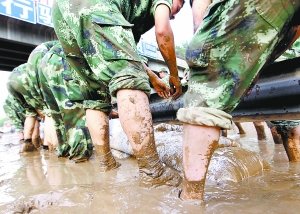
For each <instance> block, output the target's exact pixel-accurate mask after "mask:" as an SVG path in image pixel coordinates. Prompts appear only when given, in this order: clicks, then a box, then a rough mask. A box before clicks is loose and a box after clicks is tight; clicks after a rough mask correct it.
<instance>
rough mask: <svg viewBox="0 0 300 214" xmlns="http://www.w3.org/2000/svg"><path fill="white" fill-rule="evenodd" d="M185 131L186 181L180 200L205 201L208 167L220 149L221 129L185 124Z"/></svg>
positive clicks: (184, 167)
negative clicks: (214, 154)
mask: <svg viewBox="0 0 300 214" xmlns="http://www.w3.org/2000/svg"><path fill="white" fill-rule="evenodd" d="M183 130H184V133H183V142H184V145H183V169H184V181H183V190H182V192H181V195H180V198H182V199H199V200H203V194H204V185H205V178H206V174H207V170H208V165H209V162H210V159H211V157H212V154H213V152H214V151H215V149H216V148H217V147H218V140H219V137H220V128H218V127H208V126H197V125H190V124H184V126H183ZM195 136H201V137H195Z"/></svg>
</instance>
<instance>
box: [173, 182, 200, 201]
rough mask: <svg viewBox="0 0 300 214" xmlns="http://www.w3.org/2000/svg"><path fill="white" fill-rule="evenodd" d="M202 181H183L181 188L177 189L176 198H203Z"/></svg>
mask: <svg viewBox="0 0 300 214" xmlns="http://www.w3.org/2000/svg"><path fill="white" fill-rule="evenodd" d="M203 192H204V182H203V181H189V182H188V181H186V180H184V181H183V189H182V190H180V191H179V194H178V198H180V199H181V200H184V201H185V200H200V201H202V200H203Z"/></svg>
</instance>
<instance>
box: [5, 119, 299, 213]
mask: <svg viewBox="0 0 300 214" xmlns="http://www.w3.org/2000/svg"><path fill="white" fill-rule="evenodd" d="M243 125H244V124H243ZM244 127H245V129H246V131H247V132H248V133H247V135H246V136H243V137H241V138H240V143H241V144H242V147H244V148H247V149H249V150H251V151H255V152H258V153H259V154H260V155H261V156H263V157H264V159H266V160H267V161H268V162H269V163H270V166H271V168H270V170H268V171H264V172H263V174H262V175H259V176H255V177H250V178H248V179H246V180H243V181H242V182H238V183H234V182H228V183H221V184H216V183H210V182H209V183H207V185H206V192H205V202H204V203H202V204H200V203H198V202H183V201H181V200H179V199H178V198H177V194H178V189H174V188H169V187H162V188H158V189H143V188H140V187H138V180H137V176H138V172H137V165H136V162H135V160H133V159H122V160H119V161H120V163H121V164H122V166H121V167H120V168H119V169H118V170H114V171H111V172H108V173H104V174H101V173H99V172H98V170H97V163H96V162H95V160H94V159H92V160H91V161H89V162H86V163H80V164H74V163H72V162H71V161H69V160H66V159H58V158H57V157H56V156H55V155H54V154H51V153H49V152H47V151H41V152H40V153H38V152H36V153H34V154H31V155H22V156H20V155H19V153H18V148H19V147H18V143H17V139H16V137H15V136H14V135H11V134H6V135H3V136H2V138H1V139H0V213H13V212H14V211H15V212H18V211H19V212H20V213H21V212H24V213H26V211H27V212H30V213H299V212H300V211H299V210H300V163H289V162H288V160H287V157H286V154H285V152H284V149H283V146H282V145H275V144H274V143H273V141H272V139H271V136H270V132H269V131H268V133H267V134H268V140H267V141H260V142H258V141H257V139H256V135H255V131H254V127H253V126H252V125H251V124H248V125H247V126H245V125H244Z"/></svg>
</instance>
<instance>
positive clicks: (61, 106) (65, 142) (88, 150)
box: [39, 45, 93, 162]
mask: <svg viewBox="0 0 300 214" xmlns="http://www.w3.org/2000/svg"><path fill="white" fill-rule="evenodd" d="M39 77H40V80H41V83H42V84H41V90H42V93H43V95H44V98H45V101H46V103H47V106H48V109H49V112H50V114H51V117H52V118H53V120H54V122H55V127H56V132H57V136H58V140H59V146H58V155H59V156H64V157H67V156H68V157H69V158H70V159H72V160H74V161H75V162H81V161H85V160H88V159H89V158H90V156H91V155H92V151H93V145H92V140H91V137H90V134H89V131H88V129H87V127H86V122H85V110H84V109H83V107H82V97H81V94H80V93H78V92H80V89H79V83H78V82H76V79H75V77H74V76H73V75H72V70H70V67H69V65H68V63H67V62H66V59H65V57H64V55H63V51H62V49H61V46H60V45H56V46H54V47H53V48H52V49H51V50H50V51H49V52H48V53H47V54H46V55H45V56H44V58H43V60H42V62H41V66H40V69H39ZM69 97H72V98H73V99H74V100H77V102H73V101H70V99H69Z"/></svg>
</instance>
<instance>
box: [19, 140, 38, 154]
mask: <svg viewBox="0 0 300 214" xmlns="http://www.w3.org/2000/svg"><path fill="white" fill-rule="evenodd" d="M20 143H21V148H20V153H24V152H34V151H37V149H36V147H35V146H34V145H33V143H32V142H31V140H22V141H20Z"/></svg>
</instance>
